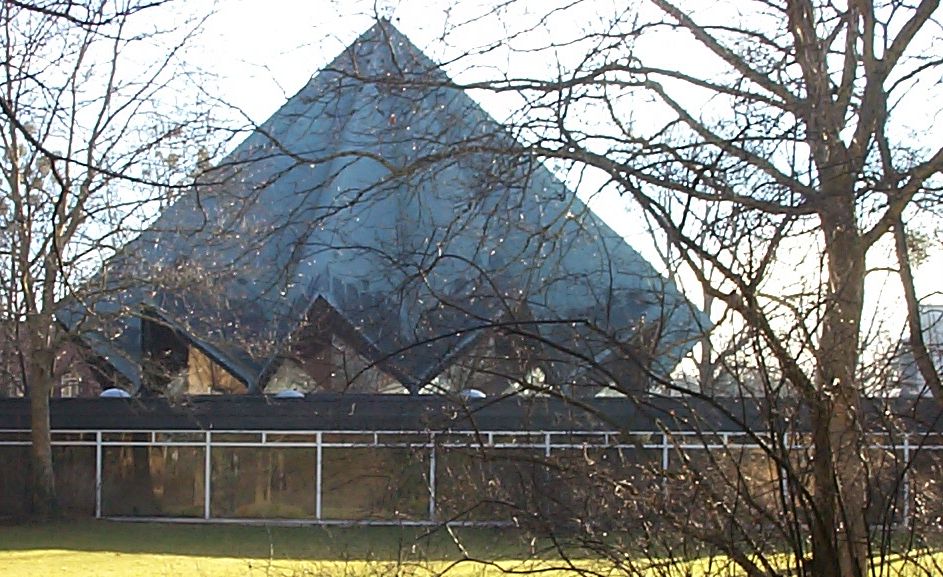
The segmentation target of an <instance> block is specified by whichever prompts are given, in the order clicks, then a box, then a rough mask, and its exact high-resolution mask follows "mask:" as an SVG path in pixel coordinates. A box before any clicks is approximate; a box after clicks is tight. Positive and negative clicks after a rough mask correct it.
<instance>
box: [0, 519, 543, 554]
mask: <svg viewBox="0 0 943 577" xmlns="http://www.w3.org/2000/svg"><path fill="white" fill-rule="evenodd" d="M454 534H455V536H456V537H457V538H458V540H459V541H460V543H461V546H462V547H464V549H465V550H466V551H468V553H469V554H470V555H472V556H475V557H481V558H486V559H492V560H501V559H525V558H530V557H533V556H534V555H535V551H534V545H533V543H532V542H530V541H529V540H528V538H527V537H526V536H525V535H524V534H523V532H521V531H519V530H517V529H513V528H500V529H497V528H490V529H481V528H476V529H461V530H455V533H454ZM49 549H64V550H71V551H101V552H115V553H145V554H173V555H193V556H200V557H237V558H257V559H269V558H271V559H300V560H322V561H330V560H338V561H345V560H350V561H354V560H364V561H381V562H383V561H404V560H409V561H419V560H428V561H440V560H441V561H447V560H456V559H460V558H462V556H463V554H462V550H461V549H460V548H459V546H458V545H457V544H456V542H455V540H454V539H453V537H452V535H450V534H449V532H448V531H447V530H445V529H444V528H440V529H435V528H433V529H431V530H430V529H418V528H414V527H402V528H400V527H362V526H358V527H316V526H312V527H264V526H254V525H253V526H234V525H177V524H160V523H130V522H114V521H73V522H65V521H63V522H55V523H46V524H25V525H7V526H0V551H30V550H49Z"/></svg>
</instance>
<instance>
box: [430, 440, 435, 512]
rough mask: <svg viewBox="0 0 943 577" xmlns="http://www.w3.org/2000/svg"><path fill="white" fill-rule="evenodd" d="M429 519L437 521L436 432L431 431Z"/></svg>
mask: <svg viewBox="0 0 943 577" xmlns="http://www.w3.org/2000/svg"><path fill="white" fill-rule="evenodd" d="M429 441H430V444H429V520H430V521H432V522H435V493H436V477H435V453H436V450H435V433H429Z"/></svg>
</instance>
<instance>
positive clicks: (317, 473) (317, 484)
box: [314, 431, 323, 521]
mask: <svg viewBox="0 0 943 577" xmlns="http://www.w3.org/2000/svg"><path fill="white" fill-rule="evenodd" d="M322 437H323V434H322V433H321V431H318V432H317V433H315V434H314V439H315V442H316V444H317V448H316V449H315V463H314V516H315V517H317V519H318V521H320V520H321V457H322V454H323V450H322V443H323V439H322Z"/></svg>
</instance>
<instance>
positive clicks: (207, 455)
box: [203, 431, 213, 519]
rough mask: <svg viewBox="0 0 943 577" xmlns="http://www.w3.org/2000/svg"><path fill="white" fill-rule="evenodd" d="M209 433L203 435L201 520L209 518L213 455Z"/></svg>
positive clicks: (210, 433) (210, 434)
mask: <svg viewBox="0 0 943 577" xmlns="http://www.w3.org/2000/svg"><path fill="white" fill-rule="evenodd" d="M212 435H213V433H212V432H211V431H205V432H204V433H203V439H204V442H203V518H204V519H209V518H210V495H211V494H212V482H213V481H212V478H213V460H212V457H213V454H212V451H213V449H212V440H213V439H212Z"/></svg>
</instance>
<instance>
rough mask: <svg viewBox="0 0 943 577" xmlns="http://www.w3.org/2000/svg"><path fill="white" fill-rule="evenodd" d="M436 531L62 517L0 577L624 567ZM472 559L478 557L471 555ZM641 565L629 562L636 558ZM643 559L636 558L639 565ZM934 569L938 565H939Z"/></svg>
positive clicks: (719, 564) (21, 545)
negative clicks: (200, 523) (124, 520)
mask: <svg viewBox="0 0 943 577" xmlns="http://www.w3.org/2000/svg"><path fill="white" fill-rule="evenodd" d="M454 537H457V540H458V541H459V542H460V543H461V547H460V546H459V545H458V544H456V540H455V539H454V538H453V535H451V534H449V532H447V531H445V530H438V531H434V532H432V533H431V534H430V533H429V532H427V531H426V530H424V529H414V528H403V529H401V528H395V527H332V528H328V527H261V526H235V525H161V524H153V523H117V522H106V521H101V522H91V521H88V522H62V523H54V524H45V525H17V526H0V577H7V576H9V577H27V576H30V577H32V576H34V575H52V576H66V577H73V576H74V577H78V576H82V577H85V576H101V577H132V576H137V575H166V576H173V577H198V576H199V577H202V576H206V577H210V576H213V577H215V576H225V577H229V576H233V577H235V576H251V577H256V576H286V577H288V576H291V577H294V576H298V577H301V576H312V577H313V576H332V577H333V576H341V577H348V576H349V577H385V576H404V577H406V576H416V577H426V576H428V577H433V576H438V575H442V574H447V575H449V576H454V577H491V576H497V575H503V574H507V573H512V574H520V573H525V572H534V574H535V577H557V576H562V575H565V574H574V573H576V572H577V571H576V570H578V569H586V570H589V571H590V572H591V573H593V574H595V575H596V576H597V577H598V576H600V575H604V576H609V575H612V576H615V575H619V574H624V572H622V571H619V570H618V567H615V566H614V565H613V564H612V563H608V562H603V561H601V560H600V559H594V558H591V556H590V555H586V554H582V555H579V554H577V555H576V556H577V557H579V558H576V559H573V560H571V561H566V560H562V559H561V558H560V556H559V555H558V554H555V553H554V552H553V548H552V547H551V546H550V544H540V543H535V542H532V541H530V540H528V539H527V538H526V537H524V536H523V535H522V534H521V533H520V532H518V531H516V530H513V529H475V530H472V529H464V530H456V532H455V533H454ZM914 558H915V560H916V561H918V562H919V563H920V564H921V565H924V566H925V567H926V568H927V569H925V570H919V569H918V568H917V566H916V564H915V563H910V564H909V565H907V566H906V568H904V569H903V571H901V568H902V567H904V564H903V563H902V562H901V561H900V560H899V559H898V560H896V561H895V562H894V563H891V564H888V567H889V569H890V571H888V572H886V573H884V575H886V576H887V577H894V576H895V575H906V576H907V577H909V576H910V575H913V576H914V577H916V576H918V575H920V576H930V575H936V574H938V573H937V572H936V570H938V569H940V568H941V567H943V554H939V553H936V554H929V553H924V552H916V553H915V554H914ZM472 559H477V560H472ZM639 566H640V565H636V567H639ZM642 566H644V564H643V565H642ZM646 572H647V573H649V574H651V575H653V577H654V576H656V575H657V576H659V577H668V576H672V575H678V576H679V577H682V576H688V575H692V576H698V575H711V576H714V575H721V576H723V575H735V574H737V572H736V571H733V570H732V569H731V568H730V567H729V564H728V563H727V562H726V560H725V559H724V558H723V557H712V558H699V559H691V560H688V561H686V562H684V563H679V564H676V565H675V566H674V567H673V568H672V570H670V571H665V570H664V568H660V569H658V568H655V567H652V568H651V570H650V571H646ZM940 574H943V573H940Z"/></svg>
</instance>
